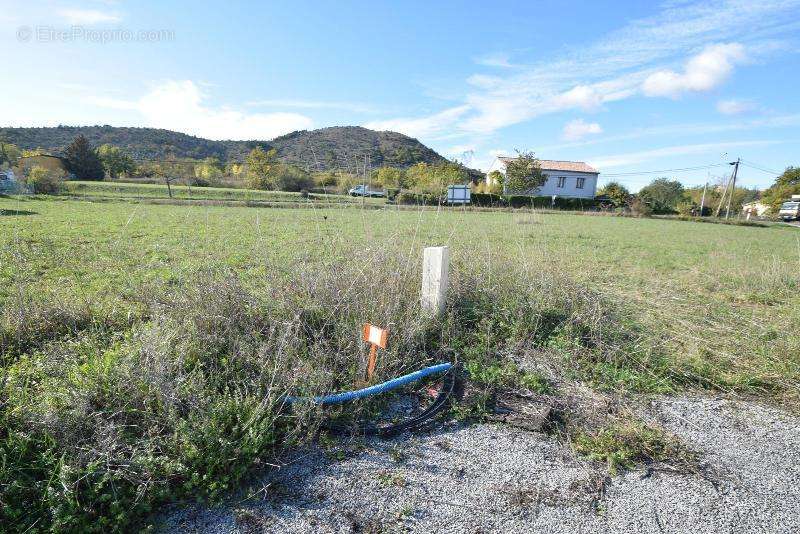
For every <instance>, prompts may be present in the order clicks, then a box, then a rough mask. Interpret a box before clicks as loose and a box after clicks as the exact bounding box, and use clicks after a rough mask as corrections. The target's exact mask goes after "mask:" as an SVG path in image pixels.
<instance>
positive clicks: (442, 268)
mask: <svg viewBox="0 0 800 534" xmlns="http://www.w3.org/2000/svg"><path fill="white" fill-rule="evenodd" d="M449 260H450V258H449V253H448V248H447V247H426V248H425V250H424V253H423V257H422V298H421V303H422V309H423V311H425V312H427V313H429V314H431V315H434V316H435V315H439V314H441V313H442V312H444V308H445V304H446V301H447V282H448V280H447V279H448V268H449Z"/></svg>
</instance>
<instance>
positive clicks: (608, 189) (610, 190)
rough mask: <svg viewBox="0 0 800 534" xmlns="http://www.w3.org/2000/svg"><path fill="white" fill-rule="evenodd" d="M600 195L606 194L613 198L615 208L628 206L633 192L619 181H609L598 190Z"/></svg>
mask: <svg viewBox="0 0 800 534" xmlns="http://www.w3.org/2000/svg"><path fill="white" fill-rule="evenodd" d="M597 195H598V196H606V197H608V198H609V199H611V203H612V204H613V205H614V207H615V208H621V207H623V206H627V205H628V202H629V201H630V199H631V193H630V191H628V189H627V188H626V187H625V186H624V185H622V184H621V183H619V182H608V183H607V184H606V185H604V186H603V187H602V189H600V191H598V192H597Z"/></svg>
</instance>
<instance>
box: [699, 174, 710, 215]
mask: <svg viewBox="0 0 800 534" xmlns="http://www.w3.org/2000/svg"><path fill="white" fill-rule="evenodd" d="M706 189H708V180H707V179H706V183H705V185H704V186H703V196H702V197H700V217H702V216H703V210H704V209H705V207H706Z"/></svg>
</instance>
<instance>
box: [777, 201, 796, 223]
mask: <svg viewBox="0 0 800 534" xmlns="http://www.w3.org/2000/svg"><path fill="white" fill-rule="evenodd" d="M778 215H780V216H781V219H783V220H784V221H793V220H795V219H800V200H794V198H792V200H789V201H787V202H784V203H783V204H781V209H780V211H778Z"/></svg>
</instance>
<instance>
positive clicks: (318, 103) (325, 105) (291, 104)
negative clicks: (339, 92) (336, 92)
mask: <svg viewBox="0 0 800 534" xmlns="http://www.w3.org/2000/svg"><path fill="white" fill-rule="evenodd" d="M246 105H247V106H250V107H265V108H298V109H338V110H343V111H351V112H353V113H375V112H376V111H377V108H375V107H374V106H369V105H366V104H359V103H357V102H330V101H324V100H292V99H270V100H254V101H251V102H247V104H246Z"/></svg>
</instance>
